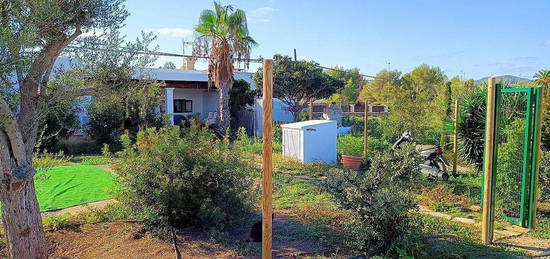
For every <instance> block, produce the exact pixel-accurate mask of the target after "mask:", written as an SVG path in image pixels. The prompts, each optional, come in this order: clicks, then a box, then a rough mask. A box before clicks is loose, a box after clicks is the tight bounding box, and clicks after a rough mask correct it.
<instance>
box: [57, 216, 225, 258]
mask: <svg viewBox="0 0 550 259" xmlns="http://www.w3.org/2000/svg"><path fill="white" fill-rule="evenodd" d="M141 230H142V228H141V226H140V225H138V224H134V223H128V222H111V223H104V224H86V225H82V226H79V227H75V228H72V229H66V230H59V231H55V232H48V233H46V235H47V238H48V241H49V249H50V257H51V258H67V259H68V258H174V257H175V253H174V249H173V246H172V245H171V244H170V243H167V242H163V241H162V240H159V239H157V238H154V237H151V236H150V235H149V234H147V233H146V234H143V233H142V232H141ZM187 238H188V239H189V240H185V242H184V243H183V244H181V245H180V246H179V248H180V251H181V253H182V256H183V257H184V258H228V257H234V255H235V252H234V251H233V250H231V249H227V248H224V247H221V246H219V245H215V244H212V243H208V242H197V240H193V238H192V237H187Z"/></svg>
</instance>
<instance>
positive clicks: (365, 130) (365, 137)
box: [363, 100, 369, 159]
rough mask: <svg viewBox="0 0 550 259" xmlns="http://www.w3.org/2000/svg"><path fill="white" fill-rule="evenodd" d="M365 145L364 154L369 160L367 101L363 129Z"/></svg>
mask: <svg viewBox="0 0 550 259" xmlns="http://www.w3.org/2000/svg"><path fill="white" fill-rule="evenodd" d="M363 142H364V143H363V144H364V145H365V147H364V150H363V154H364V156H365V159H367V155H368V150H369V101H367V100H365V125H364V129H363Z"/></svg>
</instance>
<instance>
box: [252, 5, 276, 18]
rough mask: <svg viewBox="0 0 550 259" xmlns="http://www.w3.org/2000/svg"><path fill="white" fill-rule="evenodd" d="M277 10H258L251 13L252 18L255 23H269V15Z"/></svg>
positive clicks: (269, 8) (266, 8) (265, 8)
mask: <svg viewBox="0 0 550 259" xmlns="http://www.w3.org/2000/svg"><path fill="white" fill-rule="evenodd" d="M275 10H276V9H274V8H272V7H269V6H265V7H260V8H256V9H254V10H253V11H252V12H250V18H251V19H252V20H254V21H260V22H269V21H270V19H269V15H270V14H271V13H273V12H274V11H275Z"/></svg>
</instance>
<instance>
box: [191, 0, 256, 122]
mask: <svg viewBox="0 0 550 259" xmlns="http://www.w3.org/2000/svg"><path fill="white" fill-rule="evenodd" d="M195 31H196V32H197V35H196V38H195V44H194V48H193V53H194V54H195V55H204V56H207V57H208V77H209V85H210V84H211V83H212V82H213V83H214V85H215V86H216V88H218V89H219V93H220V98H219V108H218V125H219V127H220V130H221V131H222V132H225V130H226V129H227V128H228V127H229V124H230V120H231V115H230V112H229V90H230V88H231V87H232V85H233V70H234V63H235V62H243V61H244V63H245V64H246V65H248V60H249V59H250V51H251V49H252V48H253V47H254V46H256V45H257V43H256V41H255V40H254V39H253V38H252V37H251V36H250V34H249V32H248V25H247V21H246V14H245V12H244V11H243V10H241V9H235V8H234V7H233V6H231V5H225V6H223V5H221V4H219V3H217V2H214V10H209V9H206V10H203V11H202V12H201V14H200V17H199V24H198V25H197V26H196V27H195Z"/></svg>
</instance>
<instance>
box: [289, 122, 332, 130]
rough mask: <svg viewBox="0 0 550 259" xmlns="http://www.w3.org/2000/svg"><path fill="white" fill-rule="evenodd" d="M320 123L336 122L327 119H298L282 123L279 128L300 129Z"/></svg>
mask: <svg viewBox="0 0 550 259" xmlns="http://www.w3.org/2000/svg"><path fill="white" fill-rule="evenodd" d="M322 124H336V121H329V120H309V121H300V122H295V123H288V124H282V125H281V128H291V129H302V128H305V127H311V126H317V125H322Z"/></svg>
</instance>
